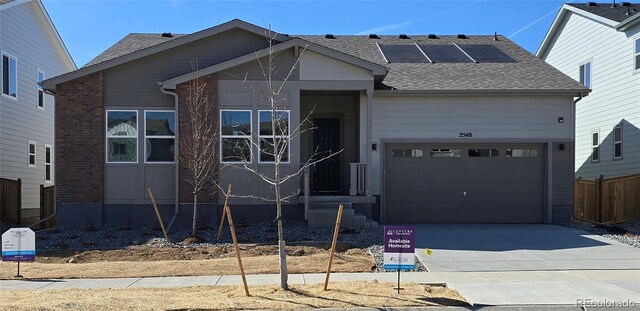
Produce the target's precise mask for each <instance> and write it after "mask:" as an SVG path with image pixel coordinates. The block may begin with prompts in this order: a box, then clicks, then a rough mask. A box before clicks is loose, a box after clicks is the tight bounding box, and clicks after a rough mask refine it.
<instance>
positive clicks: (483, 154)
mask: <svg viewBox="0 0 640 311" xmlns="http://www.w3.org/2000/svg"><path fill="white" fill-rule="evenodd" d="M468 156H469V157H470V158H493V157H497V156H500V151H498V149H469V153H468Z"/></svg>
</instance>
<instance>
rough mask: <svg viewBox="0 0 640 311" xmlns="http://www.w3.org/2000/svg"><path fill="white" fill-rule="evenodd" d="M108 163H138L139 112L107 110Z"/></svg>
mask: <svg viewBox="0 0 640 311" xmlns="http://www.w3.org/2000/svg"><path fill="white" fill-rule="evenodd" d="M106 131H107V133H106V137H107V162H108V163H136V162H138V112H137V111H135V110H107V125H106Z"/></svg>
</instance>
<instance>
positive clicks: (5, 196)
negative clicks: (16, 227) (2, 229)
mask: <svg viewBox="0 0 640 311" xmlns="http://www.w3.org/2000/svg"><path fill="white" fill-rule="evenodd" d="M21 207H22V180H20V179H18V180H11V179H4V178H0V221H2V222H9V223H13V224H20V218H21V217H22V215H21V213H20V209H21Z"/></svg>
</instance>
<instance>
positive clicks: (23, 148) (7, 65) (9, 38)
mask: <svg viewBox="0 0 640 311" xmlns="http://www.w3.org/2000/svg"><path fill="white" fill-rule="evenodd" d="M0 54H1V56H0V57H1V58H2V60H1V61H0V68H1V70H0V79H1V81H2V83H1V84H0V87H1V90H0V92H1V93H0V177H1V178H7V179H14V180H15V179H21V180H22V218H23V219H26V218H30V219H32V218H34V217H39V215H40V214H39V207H40V185H45V186H50V185H53V181H54V167H55V160H54V159H55V158H54V156H53V154H54V152H55V144H54V131H53V129H54V110H55V105H54V98H53V96H51V95H49V94H47V93H46V92H45V91H44V89H43V88H42V87H41V82H42V81H43V80H44V79H48V78H50V77H53V76H57V75H60V74H63V73H66V72H69V71H72V70H75V69H76V66H75V64H74V62H73V60H72V59H71V56H70V55H69V52H68V51H67V48H66V47H65V45H64V43H63V42H62V39H61V38H60V35H59V34H58V32H57V30H56V28H55V27H54V25H53V23H52V22H51V19H50V18H49V15H48V14H47V11H46V10H45V8H44V6H43V5H42V2H41V1H40V0H28V1H25V0H14V1H7V0H0Z"/></svg>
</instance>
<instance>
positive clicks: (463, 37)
mask: <svg viewBox="0 0 640 311" xmlns="http://www.w3.org/2000/svg"><path fill="white" fill-rule="evenodd" d="M458 39H469V37H467V36H465V35H464V34H459V35H458Z"/></svg>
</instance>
